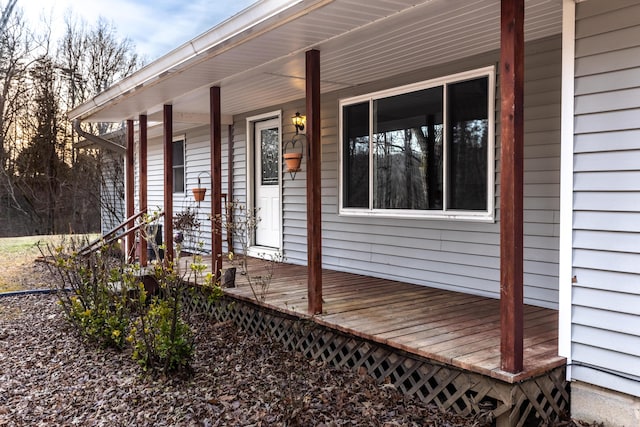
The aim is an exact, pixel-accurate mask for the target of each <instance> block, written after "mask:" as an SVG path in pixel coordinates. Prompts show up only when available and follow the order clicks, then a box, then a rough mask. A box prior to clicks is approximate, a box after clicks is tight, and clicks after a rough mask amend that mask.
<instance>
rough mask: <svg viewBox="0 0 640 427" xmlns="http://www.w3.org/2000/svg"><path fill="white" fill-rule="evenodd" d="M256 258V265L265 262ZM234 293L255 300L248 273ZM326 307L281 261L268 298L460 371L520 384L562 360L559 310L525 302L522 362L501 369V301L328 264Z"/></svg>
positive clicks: (300, 272) (303, 273) (299, 269)
mask: <svg viewBox="0 0 640 427" xmlns="http://www.w3.org/2000/svg"><path fill="white" fill-rule="evenodd" d="M259 262H261V261H259V260H250V264H249V266H250V271H252V270H253V271H255V273H254V274H261V271H260V269H261V267H260V266H259V265H258V266H257V267H256V263H259ZM236 284H237V287H236V288H232V289H226V290H225V292H227V293H228V294H230V295H232V296H235V297H238V298H242V299H245V300H251V301H253V300H254V298H253V294H252V292H251V290H250V288H249V286H248V284H247V278H246V276H243V275H241V274H238V275H237V276H236ZM323 301H324V304H323V313H322V314H321V315H317V316H309V315H308V314H307V312H306V310H307V270H306V268H305V267H303V266H296V265H291V264H279V265H277V266H276V268H275V271H274V277H273V280H272V281H271V284H270V286H269V291H268V293H267V295H266V300H265V301H264V304H265V305H267V306H268V307H270V308H272V309H275V310H278V311H282V312H286V313H288V314H293V315H296V316H300V317H304V318H311V319H313V320H314V321H315V322H317V323H319V324H322V325H325V326H328V327H331V328H334V329H337V330H340V331H342V332H345V333H348V334H351V335H354V336H358V337H361V338H365V339H369V340H372V341H375V342H378V343H382V344H385V345H388V346H390V347H394V348H397V349H400V350H403V351H406V352H408V353H413V354H416V355H419V356H422V357H426V358H429V359H432V360H436V361H439V362H442V363H447V364H450V365H453V366H456V367H458V368H461V369H465V370H469V371H472V372H476V373H480V374H483V375H489V376H491V377H493V378H497V379H500V380H503V381H506V382H516V381H521V380H524V379H527V378H529V377H532V376H535V375H539V374H541V373H544V372H546V371H549V370H552V369H554V368H556V367H558V366H561V365H562V364H563V363H564V362H565V361H564V359H563V358H562V357H559V356H558V355H557V338H558V330H557V322H558V314H557V311H555V310H550V309H545V308H541V307H534V306H525V310H524V317H525V319H524V322H525V323H524V346H525V350H524V365H525V369H524V371H523V372H521V373H519V374H515V375H514V374H509V373H507V372H503V371H501V370H500V309H499V301H498V300H495V299H491V298H486V297H482V296H477V295H469V294H463V293H458V292H452V291H446V290H441V289H434V288H427V287H423V286H418V285H412V284H407V283H402V282H396V281H392V280H385V279H378V278H373V277H367V276H363V275H357V274H350V273H343V272H338V271H328V270H323Z"/></svg>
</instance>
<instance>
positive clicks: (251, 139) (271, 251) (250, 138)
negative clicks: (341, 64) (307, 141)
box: [246, 110, 284, 258]
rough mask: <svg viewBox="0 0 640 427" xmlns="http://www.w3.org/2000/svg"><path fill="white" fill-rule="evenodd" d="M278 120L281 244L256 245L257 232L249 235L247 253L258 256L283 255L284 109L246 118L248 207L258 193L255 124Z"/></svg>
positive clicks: (251, 206)
mask: <svg viewBox="0 0 640 427" xmlns="http://www.w3.org/2000/svg"><path fill="white" fill-rule="evenodd" d="M274 119H276V120H277V121H278V135H279V144H278V145H279V147H278V156H279V157H278V158H279V159H280V161H279V162H278V197H279V200H280V224H279V232H278V233H279V235H280V246H279V247H277V248H271V247H265V246H256V245H255V233H254V235H253V236H249V242H250V243H249V248H248V251H247V252H248V253H247V255H249V256H252V257H256V258H269V257H273V256H280V255H282V251H283V244H284V243H283V241H284V234H283V233H284V227H283V225H282V223H283V203H282V110H276V111H271V112H268V113H263V114H258V115H255V116H251V117H247V119H246V131H247V146H246V149H247V163H246V170H247V174H246V175H247V208H253V207H255V194H256V188H255V186H256V181H255V178H256V176H255V175H256V174H255V158H256V156H255V124H256V123H258V122H263V121H267V120H274Z"/></svg>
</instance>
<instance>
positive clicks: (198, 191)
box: [191, 187, 207, 202]
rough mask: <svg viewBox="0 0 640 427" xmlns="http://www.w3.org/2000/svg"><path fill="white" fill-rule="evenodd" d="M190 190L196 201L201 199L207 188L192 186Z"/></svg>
mask: <svg viewBox="0 0 640 427" xmlns="http://www.w3.org/2000/svg"><path fill="white" fill-rule="evenodd" d="M191 191H192V192H193V198H194V199H195V200H196V202H201V201H203V200H204V195H205V194H206V193H207V189H206V188H204V187H196V188H192V189H191Z"/></svg>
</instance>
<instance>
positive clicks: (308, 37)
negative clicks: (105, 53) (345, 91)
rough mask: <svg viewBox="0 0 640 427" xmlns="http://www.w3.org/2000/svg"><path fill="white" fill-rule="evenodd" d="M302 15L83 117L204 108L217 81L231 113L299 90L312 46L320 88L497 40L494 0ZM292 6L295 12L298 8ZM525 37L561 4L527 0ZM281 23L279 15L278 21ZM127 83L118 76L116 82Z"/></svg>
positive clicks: (552, 27)
mask: <svg viewBox="0 0 640 427" xmlns="http://www.w3.org/2000/svg"><path fill="white" fill-rule="evenodd" d="M298 7H299V8H302V7H305V8H307V7H308V8H309V10H308V12H307V13H298V14H297V15H295V16H294V17H288V18H286V17H284V16H277V17H274V18H272V20H273V22H271V23H270V25H269V26H268V28H269V29H268V30H265V31H264V32H262V33H261V34H259V35H256V36H254V37H250V35H251V34H250V33H249V35H247V37H246V40H243V41H242V42H240V43H237V44H235V45H233V46H232V47H226V46H223V47H219V48H213V49H210V52H209V53H208V56H207V57H206V58H203V59H200V60H199V61H197V62H195V61H194V64H193V65H189V66H187V67H182V68H176V69H174V70H173V71H172V70H171V69H168V70H166V72H165V73H164V75H163V76H162V77H160V78H158V79H156V80H155V81H154V83H153V84H149V85H147V86H144V85H143V86H142V87H141V88H139V89H136V90H134V91H131V92H130V93H129V94H125V95H119V96H118V97H116V98H115V99H110V100H109V99H102V100H101V99H100V96H98V97H97V98H96V102H98V103H100V102H105V104H104V105H103V106H101V107H98V108H96V109H95V110H94V111H93V113H92V114H90V115H88V116H85V117H84V119H86V120H90V121H121V120H123V119H126V118H136V117H137V115H138V114H141V113H145V112H147V111H157V110H159V109H160V108H161V105H162V104H165V103H171V104H173V109H174V112H175V111H180V112H183V113H185V114H186V113H194V114H196V113H206V112H208V110H209V98H208V96H209V91H208V88H209V87H210V86H213V85H219V86H220V87H221V97H222V111H223V113H224V114H230V115H233V114H240V113H245V112H248V111H252V110H257V109H260V108H266V107H270V106H273V105H276V104H280V103H283V102H287V101H292V100H296V99H301V98H303V97H304V87H305V81H304V72H305V71H304V70H305V63H304V62H305V61H304V52H305V51H306V50H308V49H311V48H314V49H318V50H320V61H321V70H320V74H321V80H322V85H321V91H322V92H323V93H326V92H330V91H333V90H337V89H340V88H344V87H348V86H354V85H360V84H363V83H366V82H371V81H376V80H381V79H385V78H388V77H391V76H394V75H398V74H402V73H405V72H409V71H412V70H416V69H421V68H425V67H429V66H434V65H437V64H443V63H447V62H450V61H454V60H457V59H460V58H464V57H467V56H472V55H477V54H481V53H484V52H487V51H490V50H495V49H498V48H499V43H500V42H499V39H500V1H499V0H430V1H424V0H423V1H417V0H366V1H364V0H333V1H324V2H322V1H317V0H316V1H303V2H301V3H300V4H298ZM298 12H299V11H298ZM525 16H526V18H525V36H526V38H527V39H528V40H532V39H537V38H542V37H545V36H549V35H552V34H559V33H560V32H561V28H562V2H561V1H559V0H529V1H527V2H526V10H525ZM281 22H284V23H281ZM125 81H126V80H125Z"/></svg>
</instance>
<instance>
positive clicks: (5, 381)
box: [0, 295, 482, 427]
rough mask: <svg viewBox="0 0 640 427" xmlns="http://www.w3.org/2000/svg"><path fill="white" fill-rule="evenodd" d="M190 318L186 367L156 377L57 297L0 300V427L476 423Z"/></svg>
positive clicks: (265, 339)
mask: <svg viewBox="0 0 640 427" xmlns="http://www.w3.org/2000/svg"><path fill="white" fill-rule="evenodd" d="M192 320H193V324H194V325H195V335H196V343H197V348H196V354H195V358H194V360H193V362H192V372H191V373H190V374H188V375H182V376H180V377H170V378H161V377H154V376H150V375H144V374H142V373H141V372H142V371H141V369H140V368H139V367H138V365H137V364H136V363H135V362H134V361H133V360H132V359H131V357H130V354H129V352H128V351H124V352H115V351H112V350H101V349H96V348H95V347H93V346H91V345H88V344H84V343H82V342H81V341H80V340H79V339H78V338H77V337H76V336H75V334H74V333H73V330H72V329H70V328H69V326H68V325H67V324H66V322H65V320H64V319H63V317H62V314H61V311H60V309H59V307H58V306H57V305H56V304H55V297H54V296H51V295H31V296H20V297H4V298H0V426H5V425H6V426H51V425H59V426H63V425H65V426H73V425H81V426H439V427H446V426H481V425H482V424H481V423H480V422H478V421H476V420H474V419H472V418H464V417H460V416H457V415H453V414H451V413H446V412H442V411H440V410H439V409H438V408H437V407H434V406H431V405H426V404H424V403H422V402H420V401H418V400H416V399H411V398H407V397H405V396H403V395H402V394H401V393H399V392H398V391H397V390H396V389H395V388H394V387H393V386H390V385H380V384H377V383H376V382H375V381H373V380H372V379H371V378H370V377H368V376H367V375H360V374H358V373H356V372H351V371H346V370H339V369H335V368H332V367H329V366H326V365H324V364H321V363H317V362H313V361H310V360H308V359H306V358H304V357H303V356H301V355H299V354H296V353H292V352H288V351H285V350H283V349H282V348H281V347H280V346H279V345H278V344H277V343H274V342H271V341H270V340H269V339H268V337H256V336H252V335H247V334H246V333H245V332H243V331H242V330H239V329H237V328H236V327H235V326H234V325H233V324H231V323H214V322H212V321H211V320H209V319H206V318H196V319H192Z"/></svg>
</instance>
